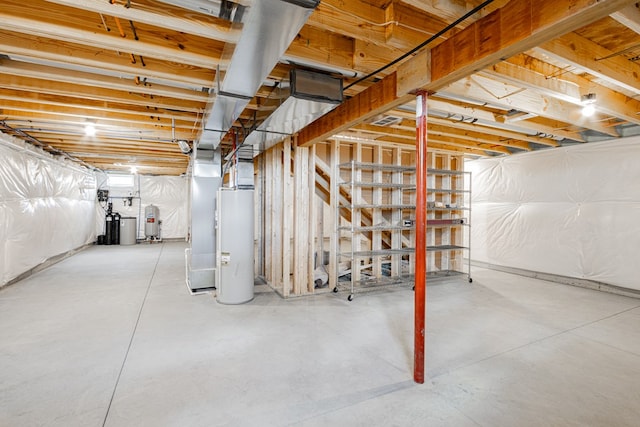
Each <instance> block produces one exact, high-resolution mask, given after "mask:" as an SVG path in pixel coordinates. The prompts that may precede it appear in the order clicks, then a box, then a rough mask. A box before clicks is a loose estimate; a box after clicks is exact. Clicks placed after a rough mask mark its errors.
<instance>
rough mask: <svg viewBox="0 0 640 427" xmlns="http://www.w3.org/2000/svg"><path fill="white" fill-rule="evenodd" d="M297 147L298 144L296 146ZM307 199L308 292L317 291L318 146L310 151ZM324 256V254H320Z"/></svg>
mask: <svg viewBox="0 0 640 427" xmlns="http://www.w3.org/2000/svg"><path fill="white" fill-rule="evenodd" d="M296 145H297V144H296ZM307 199H308V200H309V206H308V208H307V209H308V212H309V219H310V220H309V221H307V227H308V230H309V232H308V234H307V236H308V238H307V242H306V243H307V292H308V293H313V292H314V291H315V283H314V281H313V270H314V265H313V264H314V260H315V257H314V253H313V252H314V250H315V248H316V244H315V242H316V239H317V236H316V230H317V228H316V222H317V221H318V213H317V210H316V202H317V198H316V146H315V145H313V146H312V147H311V148H310V149H309V166H308V168H307ZM320 256H322V253H320Z"/></svg>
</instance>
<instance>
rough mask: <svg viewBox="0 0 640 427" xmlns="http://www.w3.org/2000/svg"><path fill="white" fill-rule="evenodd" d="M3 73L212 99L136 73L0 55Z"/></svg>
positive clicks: (200, 100)
mask: <svg viewBox="0 0 640 427" xmlns="http://www.w3.org/2000/svg"><path fill="white" fill-rule="evenodd" d="M0 73H1V74H9V75H13V76H19V77H24V78H36V79H42V80H51V81H54V82H62V83H71V84H73V85H80V86H93V87H98V88H103V89H114V90H120V91H124V92H129V93H141V94H146V95H155V96H166V97H169V98H178V99H184V100H189V101H197V102H202V103H206V102H207V101H208V100H209V94H208V92H202V91H201V90H199V91H196V90H190V89H182V88H177V87H172V86H166V85H162V84H154V83H143V82H139V83H136V82H135V80H134V76H129V78H126V77H125V78H122V77H110V76H105V75H100V74H94V73H87V72H82V71H73V70H65V69H62V68H55V67H50V66H45V65H37V64H29V63H25V62H19V61H12V60H10V59H0ZM198 89H200V88H198Z"/></svg>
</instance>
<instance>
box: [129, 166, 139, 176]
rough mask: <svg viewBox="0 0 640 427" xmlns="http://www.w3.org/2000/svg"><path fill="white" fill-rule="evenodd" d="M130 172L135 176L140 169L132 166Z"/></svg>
mask: <svg viewBox="0 0 640 427" xmlns="http://www.w3.org/2000/svg"><path fill="white" fill-rule="evenodd" d="M130 170H131V173H132V174H134V175H135V174H137V173H138V168H137V167H136V166H131V169H130Z"/></svg>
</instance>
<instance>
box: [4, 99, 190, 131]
mask: <svg viewBox="0 0 640 427" xmlns="http://www.w3.org/2000/svg"><path fill="white" fill-rule="evenodd" d="M0 106H1V107H0V117H4V115H6V116H11V115H12V114H16V117H20V116H21V115H22V114H24V113H36V114H52V115H54V116H59V117H67V118H69V120H72V119H80V120H81V121H87V120H93V121H94V122H98V121H101V122H103V123H110V122H114V123H117V122H127V123H131V124H139V125H143V126H146V125H151V126H155V125H160V126H164V127H166V128H167V129H171V127H172V126H175V129H180V130H182V131H190V130H191V129H193V128H194V127H195V128H199V124H200V120H199V119H196V118H195V117H184V116H180V115H176V116H174V117H171V116H167V117H160V116H154V117H150V116H149V113H148V112H147V113H146V114H145V113H144V112H138V113H134V114H132V113H131V112H116V111H113V110H107V109H103V110H89V109H83V108H81V107H75V108H68V107H60V106H52V105H44V104H39V103H31V102H20V101H3V102H2V103H1V104H0Z"/></svg>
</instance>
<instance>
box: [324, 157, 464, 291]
mask: <svg viewBox="0 0 640 427" xmlns="http://www.w3.org/2000/svg"><path fill="white" fill-rule="evenodd" d="M338 167H339V169H340V172H342V173H341V174H339V175H340V176H341V177H342V179H341V180H340V181H339V182H338V183H337V186H338V188H339V189H340V190H341V191H342V192H343V194H346V195H347V197H344V198H342V201H341V202H340V203H338V205H337V212H336V218H337V217H339V216H340V215H339V212H340V210H345V209H346V210H347V211H348V213H349V215H347V216H348V217H349V219H350V221H342V223H340V224H339V225H338V227H337V230H336V232H337V234H338V238H337V247H336V253H337V256H338V259H339V260H342V261H347V263H346V264H347V265H348V267H345V263H344V262H342V263H340V262H339V263H337V264H338V265H337V266H336V277H338V278H340V277H343V278H346V277H347V276H350V277H349V280H348V281H340V280H338V282H337V283H336V286H335V287H334V292H338V291H339V290H342V289H346V290H348V291H349V296H348V299H349V301H351V300H352V299H353V296H354V294H355V293H356V292H362V291H368V290H373V289H378V288H380V287H383V286H389V285H398V284H402V283H404V284H412V282H413V275H414V265H415V262H414V261H415V260H414V257H415V250H414V247H415V227H414V218H415V191H416V186H415V168H414V167H413V166H401V165H389V164H377V163H365V162H358V161H351V162H348V163H342V164H339V165H338ZM427 177H428V186H427V187H428V190H427V194H428V199H427V278H437V277H450V276H453V275H459V274H466V276H467V278H468V280H469V282H471V281H472V279H471V265H470V258H471V257H470V240H471V234H470V223H469V219H468V218H470V214H471V208H470V195H471V190H470V183H471V179H470V173H469V172H463V171H452V170H446V169H436V168H430V169H428V171H427ZM343 216H344V215H343ZM465 255H466V258H467V260H468V262H467V263H466V264H465V263H464V258H465ZM341 266H342V268H341Z"/></svg>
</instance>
